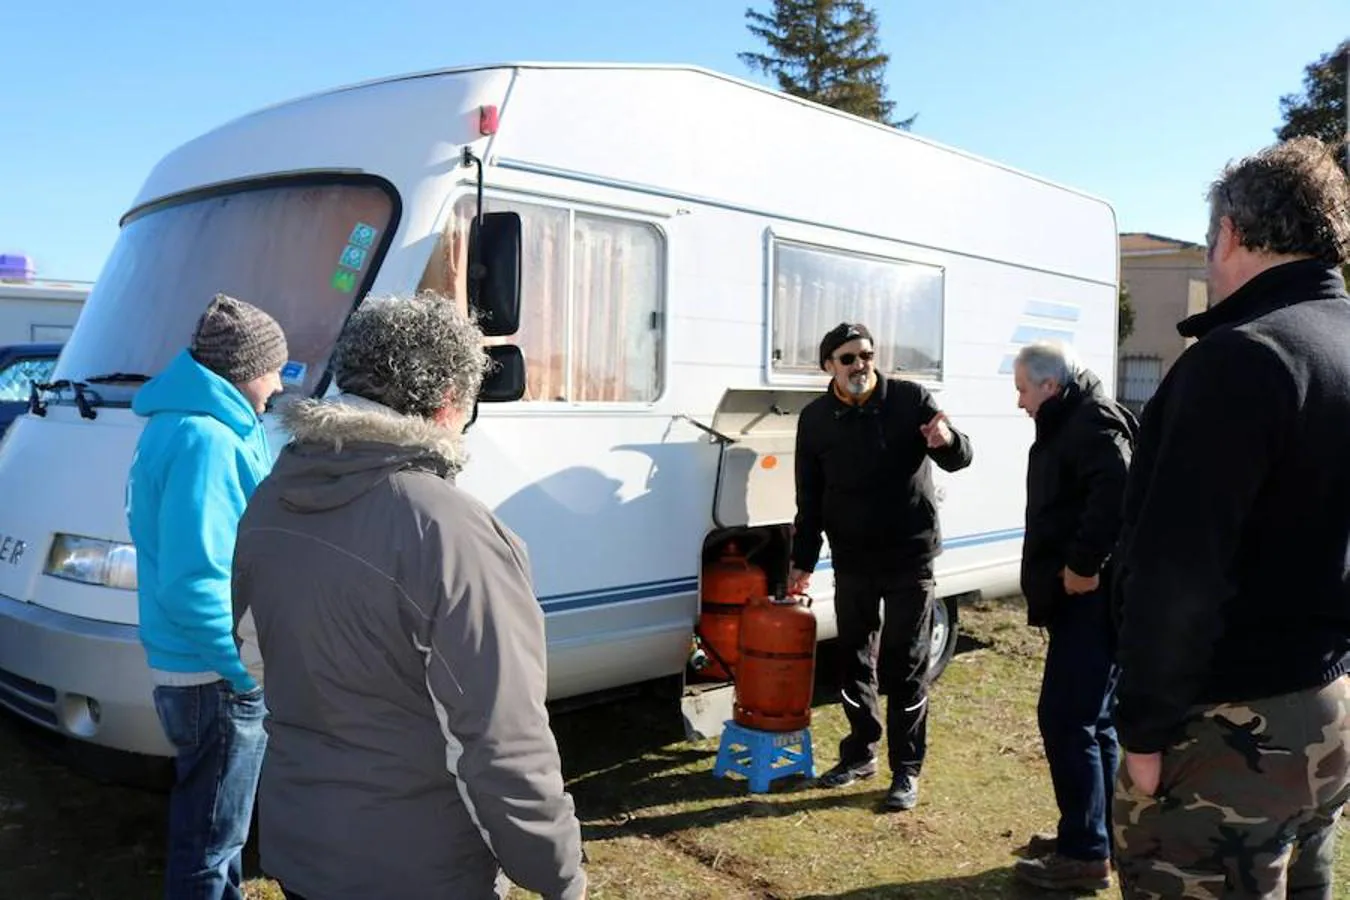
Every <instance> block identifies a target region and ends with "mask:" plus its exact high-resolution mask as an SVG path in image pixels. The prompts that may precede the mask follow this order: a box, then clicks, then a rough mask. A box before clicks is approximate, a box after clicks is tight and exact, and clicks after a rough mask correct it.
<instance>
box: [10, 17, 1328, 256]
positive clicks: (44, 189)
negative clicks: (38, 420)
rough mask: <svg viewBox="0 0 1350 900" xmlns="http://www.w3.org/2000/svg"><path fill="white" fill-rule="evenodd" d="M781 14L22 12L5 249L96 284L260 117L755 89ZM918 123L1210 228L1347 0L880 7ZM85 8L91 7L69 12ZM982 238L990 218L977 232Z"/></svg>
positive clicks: (1188, 234)
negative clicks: (437, 101)
mask: <svg viewBox="0 0 1350 900" xmlns="http://www.w3.org/2000/svg"><path fill="white" fill-rule="evenodd" d="M747 5H753V6H755V7H756V8H760V9H764V8H767V7H768V6H769V3H768V2H767V0H490V2H466V0H438V2H431V0H384V2H373V0H363V2H351V0H328V2H316V0H270V2H256V0H235V2H231V3H211V4H207V3H184V2H182V0H172V2H170V0H124V2H122V3H117V4H113V3H98V4H95V3H88V4H67V3H52V2H47V3H34V2H24V0H17V2H15V3H11V4H9V5H8V7H9V8H7V9H6V11H5V14H4V17H3V20H2V21H3V28H4V47H3V50H0V91H3V93H0V98H2V99H0V103H3V107H2V108H3V111H4V120H5V123H6V126H5V129H4V138H3V139H2V140H0V177H2V178H3V188H2V189H0V252H25V253H28V254H30V255H32V256H34V257H35V258H36V260H37V265H38V268H39V274H40V275H42V276H45V277H50V278H69V279H93V278H94V277H95V276H96V275H97V274H98V270H99V268H100V267H101V265H102V262H103V258H104V256H105V255H106V254H107V252H108V249H109V248H110V247H111V245H112V242H113V240H114V239H115V238H116V234H117V220H118V218H119V217H120V216H121V214H122V213H123V212H124V211H125V209H126V206H127V204H128V203H129V202H130V201H131V199H132V197H133V196H134V195H135V194H136V191H137V189H138V187H139V186H140V183H141V181H142V179H144V177H145V176H146V175H147V174H148V173H149V171H150V168H151V167H152V166H153V165H154V163H155V161H156V160H157V159H158V158H159V157H161V156H162V155H163V154H165V153H167V152H168V151H169V150H171V149H172V148H173V147H174V146H176V145H178V144H180V143H182V142H183V141H186V140H188V139H190V138H192V137H193V136H195V135H197V134H199V133H201V132H202V131H205V130H207V129H209V128H211V127H214V126H215V125H217V124H219V123H221V122H223V121H225V120H227V119H230V118H232V117H234V116H237V115H239V114H242V113H245V112H248V111H249V110H252V109H255V108H257V107H259V106H262V105H265V104H268V103H273V102H276V101H279V100H284V99H287V98H289V97H293V96H296V95H299V94H303V93H308V92H311V91H315V90H321V89H324V88H327V87H331V86H335V85H339V84H344V83H349V82H353V81H360V80H364V79H368V78H373V77H379V76H383V75H390V74H397V73H400V72H406V71H415V70H421V69H428V68H435V67H438V66H452V65H463V64H467V63H480V62H494V61H504V60H586V61H606V62H682V63H692V64H697V65H702V66H707V67H709V68H713V69H717V70H719V71H723V72H727V73H731V74H735V75H739V76H742V77H750V78H753V79H754V80H763V79H762V77H761V76H759V75H758V74H755V73H751V72H749V71H748V70H747V69H746V68H745V66H744V65H743V64H742V63H741V62H740V61H739V60H738V59H737V57H736V54H737V52H738V51H741V50H747V49H754V48H755V44H754V42H753V39H752V38H751V36H750V34H749V33H748V32H747V31H746V29H745V19H744V10H745V8H746V6H747ZM872 5H873V6H874V8H875V9H876V10H877V12H878V15H879V17H880V21H881V38H882V43H883V46H884V49H885V50H886V51H887V52H888V53H890V54H891V66H890V69H889V73H888V81H889V85H890V93H891V97H892V98H893V99H895V100H896V101H897V112H898V113H900V114H908V113H909V112H911V111H914V112H918V113H919V118H918V121H917V122H916V123H915V128H914V130H915V132H916V133H919V134H922V135H924V136H926V137H929V138H932V139H934V140H937V141H939V142H941V143H944V144H949V145H951V146H955V147H959V148H962V149H964V150H967V151H970V152H973V153H977V154H979V155H982V156H987V157H990V158H992V159H996V160H998V161H1000V162H1004V163H1007V164H1009V165H1012V166H1015V167H1018V168H1021V169H1025V170H1027V171H1030V172H1034V173H1036V174H1038V175H1041V176H1044V177H1047V178H1050V179H1053V180H1055V181H1059V182H1062V183H1065V184H1068V185H1071V186H1073V187H1076V188H1080V189H1082V190H1086V191H1088V192H1090V193H1093V194H1096V195H1098V196H1101V197H1104V198H1106V199H1108V200H1110V201H1111V202H1112V203H1113V204H1114V205H1115V207H1116V212H1117V217H1118V220H1119V223H1120V227H1121V229H1122V230H1126V231H1152V232H1156V233H1161V234H1166V235H1170V236H1174V237H1180V238H1186V239H1190V240H1200V239H1201V238H1202V237H1203V234H1204V226H1205V207H1204V202H1203V199H1202V197H1203V192H1204V190H1205V187H1206V184H1207V183H1208V182H1209V180H1210V179H1212V178H1213V177H1214V175H1215V174H1216V173H1217V172H1218V170H1219V168H1220V167H1221V166H1222V165H1223V163H1224V162H1225V161H1226V160H1228V159H1230V158H1233V157H1236V156H1240V155H1242V154H1244V153H1248V152H1251V151H1252V150H1255V149H1257V148H1259V147H1261V146H1264V145H1265V144H1268V143H1270V142H1271V141H1273V140H1274V133H1273V129H1274V128H1275V127H1276V126H1277V125H1278V124H1279V121H1280V118H1279V98H1280V96H1281V95H1282V94H1286V93H1290V92H1293V91H1296V90H1298V89H1299V88H1300V86H1301V82H1302V75H1303V68H1304V66H1306V65H1307V64H1308V63H1310V62H1312V61H1313V60H1315V59H1316V58H1317V57H1318V56H1320V55H1321V54H1323V53H1325V52H1328V51H1330V50H1331V49H1332V48H1334V47H1335V46H1336V44H1337V43H1338V42H1339V41H1340V40H1342V39H1344V38H1345V37H1346V36H1348V35H1350V2H1347V0H1282V2H1281V0H1240V2H1239V0H1171V2H1161V0H1135V2H1131V3H1120V2H1096V0H1016V2H1012V0H951V2H945V3H944V2H938V0H927V2H920V0H875V2H873V4H872ZM77 9H78V10H79V11H78V12H76V10H77ZM972 227H978V223H972Z"/></svg>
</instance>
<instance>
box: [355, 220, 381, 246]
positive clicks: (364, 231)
mask: <svg viewBox="0 0 1350 900" xmlns="http://www.w3.org/2000/svg"><path fill="white" fill-rule="evenodd" d="M378 233H379V231H378V229H377V228H376V227H375V226H374V225H367V224H366V223H365V222H357V223H356V227H355V228H353V229H352V236H351V237H349V238H347V243H349V244H351V245H352V246H354V247H361V248H363V249H366V250H369V249H370V247H371V245H372V244H374V243H375V235H376V234H378Z"/></svg>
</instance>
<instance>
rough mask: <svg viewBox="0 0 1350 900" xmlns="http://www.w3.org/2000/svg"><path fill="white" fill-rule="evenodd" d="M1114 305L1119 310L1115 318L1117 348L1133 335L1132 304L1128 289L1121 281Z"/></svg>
mask: <svg viewBox="0 0 1350 900" xmlns="http://www.w3.org/2000/svg"><path fill="white" fill-rule="evenodd" d="M1116 304H1117V306H1118V308H1119V315H1118V316H1117V318H1116V346H1117V347H1119V346H1120V345H1121V344H1123V343H1125V341H1126V340H1128V339H1129V337H1130V335H1132V334H1134V303H1133V302H1132V301H1131V300H1130V289H1129V288H1128V287H1127V286H1126V285H1125V282H1123V281H1122V282H1121V283H1120V293H1119V295H1117V297H1116Z"/></svg>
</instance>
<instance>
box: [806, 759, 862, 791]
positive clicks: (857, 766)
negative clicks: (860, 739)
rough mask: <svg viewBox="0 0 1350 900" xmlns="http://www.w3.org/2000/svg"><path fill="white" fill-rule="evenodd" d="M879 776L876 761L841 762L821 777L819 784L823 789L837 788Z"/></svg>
mask: <svg viewBox="0 0 1350 900" xmlns="http://www.w3.org/2000/svg"><path fill="white" fill-rule="evenodd" d="M875 774H877V761H876V759H875V758H874V759H865V760H863V761H862V762H854V763H847V762H840V763H839V764H838V765H836V766H835V767H834V768H833V769H830V771H828V772H826V773H825V774H824V775H822V776H820V780H819V781H818V782H817V783H818V784H819V785H820V786H821V787H827V788H837V787H844V786H845V785H849V784H852V783H853V782H855V781H862V780H863V779H864V778H871V777H872V776H873V775H875Z"/></svg>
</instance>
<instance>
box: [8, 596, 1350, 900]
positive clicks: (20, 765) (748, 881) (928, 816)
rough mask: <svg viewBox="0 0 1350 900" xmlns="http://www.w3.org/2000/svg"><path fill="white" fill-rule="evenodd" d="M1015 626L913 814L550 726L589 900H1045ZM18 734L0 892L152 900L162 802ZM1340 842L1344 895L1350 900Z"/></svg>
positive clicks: (972, 679) (644, 722)
mask: <svg viewBox="0 0 1350 900" xmlns="http://www.w3.org/2000/svg"><path fill="white" fill-rule="evenodd" d="M1022 622H1023V610H1022V607H1021V605H1020V604H1018V603H981V604H976V605H972V606H968V607H965V608H963V610H962V628H963V631H965V632H966V634H967V638H966V639H965V642H964V643H965V647H966V649H965V651H964V652H962V653H960V654H959V655H958V656H957V657H956V659H955V660H954V661H953V662H952V664H951V667H950V668H949V669H948V671H947V673H946V674H945V675H944V676H943V679H942V681H941V682H940V683H939V684H938V685H937V687H936V688H935V690H934V693H933V698H932V713H931V716H932V718H931V724H930V730H929V754H928V762H927V765H926V767H925V770H924V775H923V778H922V780H921V782H920V791H921V793H920V805H919V808H918V809H916V810H914V811H913V812H910V813H899V814H886V813H880V812H878V811H877V807H878V803H879V801H880V798H881V792H882V791H883V790H884V788H885V787H886V782H887V780H888V779H887V774H888V773H885V772H883V774H882V775H880V776H879V777H878V778H876V779H873V780H871V781H870V782H864V783H862V784H860V785H856V786H852V787H849V788H845V789H843V790H840V791H826V790H822V789H818V788H815V787H813V786H811V785H810V784H809V783H807V782H805V781H802V780H794V781H791V782H787V783H783V782H778V783H775V785H774V790H773V791H772V792H771V793H770V794H768V795H765V796H758V795H751V794H749V793H748V792H747V789H746V785H745V782H744V781H742V780H740V779H739V778H732V779H726V780H721V779H714V778H713V777H712V766H713V759H714V756H715V754H716V750H717V745H716V742H715V741H704V742H699V743H692V744H691V743H686V742H684V741H683V740H681V734H680V732H679V726H678V718H677V714H676V712H675V710H674V708H673V704H670V703H664V704H663V703H660V702H658V701H654V700H650V699H649V700H640V701H639V700H634V701H625V702H622V703H615V704H610V705H607V706H604V707H597V708H592V709H587V710H583V711H579V712H573V713H567V714H562V715H558V716H556V717H555V719H554V727H555V730H556V731H557V733H558V738H559V743H560V746H561V747H562V751H563V758H564V767H565V770H566V772H565V774H566V777H567V781H568V785H569V788H570V790H572V792H573V794H574V795H575V797H576V800H577V807H578V810H579V812H580V814H581V816H582V819H583V823H584V828H585V837H586V843H587V852H588V853H589V855H590V858H591V863H590V874H591V883H592V887H591V894H590V896H591V900H621V898H640V900H787V898H792V900H866V898H916V900H924V898H931V900H946V898H955V900H962V898H1001V897H1010V898H1028V897H1041V896H1044V897H1051V896H1055V895H1051V894H1042V893H1040V892H1037V891H1034V890H1029V889H1023V888H1020V887H1018V886H1016V885H1015V884H1014V883H1013V882H1012V880H1011V877H1010V875H1011V871H1010V870H1011V866H1012V863H1013V852H1014V850H1015V849H1016V848H1017V847H1018V846H1019V845H1020V844H1021V843H1022V842H1024V841H1025V839H1026V837H1027V836H1028V835H1029V834H1030V833H1031V832H1033V831H1037V830H1041V829H1044V828H1048V827H1050V826H1051V825H1052V824H1053V822H1054V821H1055V810H1054V802H1053V798H1052V795H1051V792H1050V784H1049V778H1048V775H1047V773H1046V769H1045V761H1044V758H1043V756H1042V753H1041V748H1040V737H1039V735H1038V734H1037V731H1036V716H1035V704H1036V694H1037V690H1038V688H1039V683H1040V665H1041V657H1042V655H1043V653H1044V640H1043V639H1042V637H1041V636H1040V634H1039V633H1038V632H1036V631H1033V630H1031V629H1028V628H1026V627H1025V626H1024V625H1023V624H1022ZM828 657H829V653H828V649H827V651H826V652H825V654H824V655H823V657H822V660H821V663H822V666H826V665H829V662H830V660H829V658H828ZM822 674H823V676H824V677H823V678H822V687H821V688H820V689H819V691H818V704H819V705H818V707H817V709H816V713H815V716H814V720H813V723H812V731H813V736H814V739H815V740H814V743H815V752H816V758H817V768H818V769H819V770H821V771H823V770H824V769H825V768H827V767H828V766H829V765H831V764H832V763H833V762H834V759H835V752H836V747H837V744H838V741H839V739H840V737H842V735H843V732H844V720H843V717H842V715H841V714H840V711H839V707H838V705H837V703H835V702H834V695H833V692H832V691H830V690H829V689H828V688H827V687H825V686H824V685H826V684H828V683H829V682H830V681H831V680H832V679H830V678H829V677H828V673H822ZM22 731H23V730H22V729H18V728H16V727H15V726H14V725H13V723H11V722H9V721H7V720H6V721H3V722H0V872H4V888H3V890H2V891H0V894H2V895H3V896H4V897H5V898H6V900H10V898H13V900H26V898H75V897H79V898H106V900H132V898H135V900H141V898H146V897H154V896H160V895H161V893H162V891H161V887H160V878H161V877H162V865H163V847H164V838H165V836H164V824H165V823H164V817H165V804H166V798H165V797H164V796H163V795H162V794H154V793H147V792H143V791H136V790H130V789H126V788H120V787H111V786H107V785H100V784H97V783H95V782H93V781H90V780H88V779H86V778H83V777H81V776H79V775H76V774H74V773H73V772H72V771H71V770H70V769H68V768H66V767H64V766H62V765H59V764H56V763H53V762H52V761H50V760H49V759H48V758H47V757H45V756H43V755H42V754H40V753H38V752H35V751H34V750H33V749H31V748H30V747H29V746H28V744H27V743H26V742H25V741H24V740H21V739H20V738H19V736H18V735H20V733H21V732H22ZM883 752H884V748H883ZM1346 843H1347V842H1346V841H1344V840H1342V842H1341V846H1340V848H1339V853H1338V862H1337V866H1338V868H1337V871H1338V877H1339V882H1338V884H1337V889H1336V892H1335V893H1336V896H1350V848H1347V846H1346ZM250 850H252V848H250ZM249 863H250V874H251V876H252V877H251V880H250V882H249V884H248V888H247V896H248V897H249V898H250V900H281V892H280V891H279V890H278V889H277V888H276V886H275V884H273V883H272V882H270V881H269V880H267V879H266V878H264V877H262V876H261V875H258V874H257V865H256V857H254V856H253V855H252V854H251V853H250V857H249ZM513 896H517V897H527V896H533V895H528V894H525V893H524V892H521V891H516V892H515V893H514V895H513ZM1098 896H1100V897H1115V896H1117V894H1116V893H1115V892H1114V891H1111V892H1103V893H1101V894H1099V895H1098Z"/></svg>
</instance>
